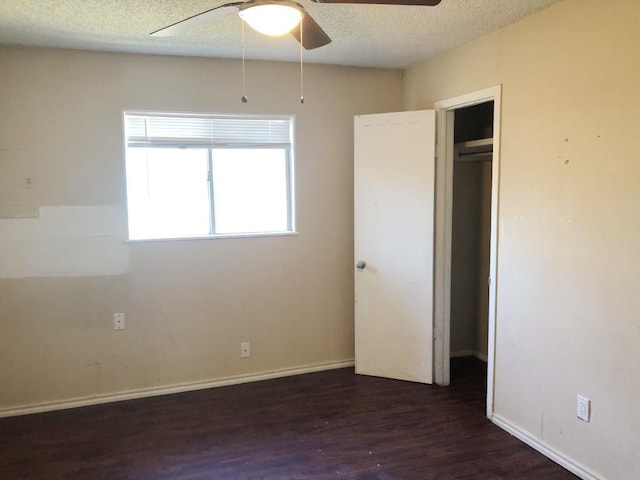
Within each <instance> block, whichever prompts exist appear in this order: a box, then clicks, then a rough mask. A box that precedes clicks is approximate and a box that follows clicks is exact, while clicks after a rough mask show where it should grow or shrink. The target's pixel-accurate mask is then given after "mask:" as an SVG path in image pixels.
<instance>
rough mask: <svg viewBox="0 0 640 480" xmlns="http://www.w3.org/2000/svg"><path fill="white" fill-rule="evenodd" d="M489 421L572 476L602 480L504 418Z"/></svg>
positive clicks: (495, 416)
mask: <svg viewBox="0 0 640 480" xmlns="http://www.w3.org/2000/svg"><path fill="white" fill-rule="evenodd" d="M491 421H492V422H493V423H495V424H496V425H497V426H498V427H500V428H502V429H503V430H505V431H507V432H509V433H510V434H511V435H513V436H514V437H516V438H517V439H518V440H520V441H522V442H524V443H526V444H527V445H529V446H530V447H531V448H533V449H534V450H537V451H538V452H540V453H541V454H543V455H544V456H545V457H547V458H549V459H551V460H553V461H554V462H556V463H557V464H558V465H560V466H562V467H564V468H566V469H567V470H569V471H570V472H571V473H573V474H574V475H577V476H578V477H580V478H581V479H582V480H604V479H603V478H602V477H599V476H598V475H596V474H595V473H593V472H590V471H589V470H588V469H587V468H585V467H584V466H582V465H580V464H579V463H578V462H576V461H575V460H573V459H572V458H569V457H567V456H566V455H564V454H562V453H561V452H559V451H557V450H555V449H554V448H552V447H550V446H549V445H546V444H545V443H543V442H542V441H540V440H539V439H537V438H534V437H532V436H531V435H530V434H529V433H527V432H525V431H524V430H521V429H520V428H518V427H516V426H514V425H512V424H511V423H509V422H508V421H507V420H505V419H504V418H501V417H500V416H498V415H493V417H492V418H491Z"/></svg>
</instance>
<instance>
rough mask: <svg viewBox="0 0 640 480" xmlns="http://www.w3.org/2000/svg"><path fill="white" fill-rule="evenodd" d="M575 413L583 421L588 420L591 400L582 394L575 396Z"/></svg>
mask: <svg viewBox="0 0 640 480" xmlns="http://www.w3.org/2000/svg"><path fill="white" fill-rule="evenodd" d="M577 415H578V418H579V419H580V420H582V421H583V422H588V421H589V417H590V416H591V400H589V399H588V398H586V397H583V396H582V395H578V398H577Z"/></svg>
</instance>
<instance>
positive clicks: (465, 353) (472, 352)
mask: <svg viewBox="0 0 640 480" xmlns="http://www.w3.org/2000/svg"><path fill="white" fill-rule="evenodd" d="M459 357H476V358H479V359H480V360H482V361H483V362H487V361H488V358H487V356H486V355H485V354H484V353H480V352H476V351H475V350H458V351H457V352H451V353H450V354H449V358H459Z"/></svg>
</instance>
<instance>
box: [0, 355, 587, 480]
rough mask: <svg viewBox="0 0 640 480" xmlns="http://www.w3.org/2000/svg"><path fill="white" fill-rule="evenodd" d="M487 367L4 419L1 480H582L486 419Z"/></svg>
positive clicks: (344, 375)
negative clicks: (435, 378)
mask: <svg viewBox="0 0 640 480" xmlns="http://www.w3.org/2000/svg"><path fill="white" fill-rule="evenodd" d="M483 373H484V372H483V364H481V362H478V361H473V360H471V361H469V360H461V361H458V362H457V363H456V364H455V365H452V378H453V380H454V381H453V384H452V386H451V387H448V388H443V387H437V386H426V385H418V384H413V383H408V382H401V381H394V380H386V379H380V378H373V377H363V376H357V375H354V373H353V370H352V369H342V370H333V371H327V372H320V373H313V374H308V375H300V376H296V377H288V378H283V379H276V380H269V381H263V382H256V383H250V384H244V385H237V386H231V387H224V388H216V389H210V390H202V391H197V392H190V393H182V394H175V395H167V396H163V397H155V398H149V399H142V400H132V401H127V402H119V403H112V404H108V405H99V406H92V407H84V408H77V409H72V410H64V411H58V412H50V413H43V414H37V415H27V416H22V417H13V418H5V419H0V478H2V479H4V480H8V479H47V480H52V479H109V480H112V479H113V480H115V479H117V480H128V479H136V480H152V479H153V480H163V479H172V480H187V479H189V480H196V479H198V480H200V479H220V480H227V479H229V480H231V479H233V480H236V479H242V480H249V479H256V480H257V479H263V480H266V479H270V480H271V479H352V480H389V479H407V480H409V479H416V480H418V479H419V480H431V479H433V480H436V479H437V480H453V479H456V480H463V479H482V480H491V479H509V480H519V479H535V480H543V479H546V480H565V479H575V478H577V477H575V476H573V475H572V474H570V473H569V472H567V471H566V470H564V469H562V468H561V467H559V466H558V465H556V464H555V463H553V462H551V461H550V460H548V459H547V458H545V457H543V456H542V455H540V454H538V453H537V452H535V451H534V450H532V449H531V448H529V447H527V446H526V445H524V444H522V443H521V442H519V441H518V440H516V439H515V438H513V437H511V436H510V435H509V434H507V433H505V432H504V431H502V430H500V429H499V428H497V427H496V426H495V425H493V424H491V423H490V422H489V421H488V420H487V419H486V418H485V416H484V396H485V393H484V382H485V380H484V376H483Z"/></svg>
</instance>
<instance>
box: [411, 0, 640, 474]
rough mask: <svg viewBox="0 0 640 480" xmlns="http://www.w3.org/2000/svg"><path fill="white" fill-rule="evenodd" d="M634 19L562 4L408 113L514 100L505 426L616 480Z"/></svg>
mask: <svg viewBox="0 0 640 480" xmlns="http://www.w3.org/2000/svg"><path fill="white" fill-rule="evenodd" d="M639 19H640V2H638V1H635V0H615V1H602V0H566V1H563V2H560V3H559V4H557V5H554V6H552V7H550V8H549V9H547V10H544V11H542V12H540V13H539V14H536V15H534V16H531V17H529V18H526V19H524V20H523V21H520V22H518V23H516V24H513V25H511V26H509V27H507V28H504V29H502V30H500V31H498V32H495V33H493V34H490V35H488V36H486V37H483V38H481V39H479V40H476V41H474V42H472V43H470V44H468V45H464V46H462V47H460V48H457V49H455V50H452V51H450V52H447V53H445V54H442V55H440V56H438V57H435V58H433V59H431V60H428V61H425V62H423V63H421V64H419V65H415V66H413V67H412V68H410V69H408V71H407V75H406V81H405V95H406V101H405V107H406V108H407V109H416V108H430V107H432V106H433V104H434V102H435V101H438V100H442V99H447V98H451V97H455V96H457V95H461V94H464V93H468V92H472V91H475V90H479V89H481V88H484V87H488V86H492V85H496V84H502V85H503V88H502V144H501V148H502V156H501V164H500V165H501V171H500V204H499V240H498V242H499V243H498V285H497V325H496V329H497V330H496V380H495V381H496V384H495V413H496V414H497V415H498V416H499V417H501V418H502V419H504V420H506V421H507V422H509V423H510V424H512V425H513V426H515V427H517V428H520V429H522V430H523V431H524V432H526V433H527V434H528V435H530V436H531V437H533V438H534V439H535V440H537V441H539V442H541V443H542V444H544V445H547V446H549V447H551V448H553V449H555V450H556V451H558V452H560V453H561V454H562V455H564V456H566V457H568V458H570V459H573V460H574V461H575V462H577V463H578V464H582V465H583V466H585V467H586V468H587V469H588V470H590V471H592V472H594V473H595V474H597V475H599V476H601V477H602V478H607V479H611V480H613V479H615V480H623V479H624V480H632V479H637V478H640V410H639V409H638V408H637V401H638V399H639V398H640V361H639V358H640V357H639V352H640V316H639V314H638V312H640V296H639V295H638V293H637V290H638V286H639V285H640V253H639V249H638V245H640V208H638V204H639V203H638V202H639V201H638V195H639V192H640V161H638V156H639V152H640V135H638V128H639V126H640V90H639V89H638V86H639V85H640V56H639V55H638V40H639V39H640V37H639V36H638V35H639V34H638V32H640V20H639ZM578 393H580V394H583V395H585V396H587V397H589V398H590V399H591V400H592V419H591V423H581V422H580V421H578V420H577V419H576V414H575V412H576V394H578Z"/></svg>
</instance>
